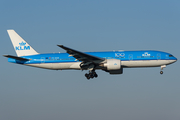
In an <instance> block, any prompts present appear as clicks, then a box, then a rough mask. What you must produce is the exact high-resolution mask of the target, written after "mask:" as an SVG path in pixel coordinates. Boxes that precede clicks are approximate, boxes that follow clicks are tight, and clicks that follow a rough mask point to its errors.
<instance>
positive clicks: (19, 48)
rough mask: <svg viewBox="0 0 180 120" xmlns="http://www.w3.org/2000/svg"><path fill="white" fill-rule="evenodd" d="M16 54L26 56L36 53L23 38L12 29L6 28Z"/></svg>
mask: <svg viewBox="0 0 180 120" xmlns="http://www.w3.org/2000/svg"><path fill="white" fill-rule="evenodd" d="M7 32H8V34H9V37H10V39H11V42H12V44H13V46H14V49H15V51H16V54H17V56H27V55H35V54H38V53H37V52H36V51H35V50H34V49H33V48H32V47H31V46H30V45H29V44H28V43H27V42H26V41H25V40H24V39H23V38H21V37H20V36H19V35H18V34H17V33H16V32H15V31H14V30H7Z"/></svg>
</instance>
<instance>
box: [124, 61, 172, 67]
mask: <svg viewBox="0 0 180 120" xmlns="http://www.w3.org/2000/svg"><path fill="white" fill-rule="evenodd" d="M121 64H122V66H124V67H158V66H161V65H167V64H170V61H169V60H138V61H133V60H131V61H121Z"/></svg>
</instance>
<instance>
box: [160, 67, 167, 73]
mask: <svg viewBox="0 0 180 120" xmlns="http://www.w3.org/2000/svg"><path fill="white" fill-rule="evenodd" d="M165 67H166V65H162V66H161V71H160V74H161V75H162V74H163V71H162V70H163V68H165Z"/></svg>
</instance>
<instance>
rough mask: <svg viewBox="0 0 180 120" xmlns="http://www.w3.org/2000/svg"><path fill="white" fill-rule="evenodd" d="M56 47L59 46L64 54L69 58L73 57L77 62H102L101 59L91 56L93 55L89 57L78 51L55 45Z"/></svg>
mask: <svg viewBox="0 0 180 120" xmlns="http://www.w3.org/2000/svg"><path fill="white" fill-rule="evenodd" d="M57 46H59V47H61V48H62V49H64V50H66V52H67V53H68V54H70V56H73V57H74V58H76V59H77V60H79V61H83V62H94V61H98V60H100V61H104V59H103V58H100V57H96V56H93V55H89V54H86V53H83V52H80V51H77V50H74V49H71V48H68V47H65V46H63V45H57Z"/></svg>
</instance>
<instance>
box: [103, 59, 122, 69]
mask: <svg viewBox="0 0 180 120" xmlns="http://www.w3.org/2000/svg"><path fill="white" fill-rule="evenodd" d="M104 67H106V68H107V70H108V71H111V70H120V69H121V60H117V59H107V62H106V63H105V64H104Z"/></svg>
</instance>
